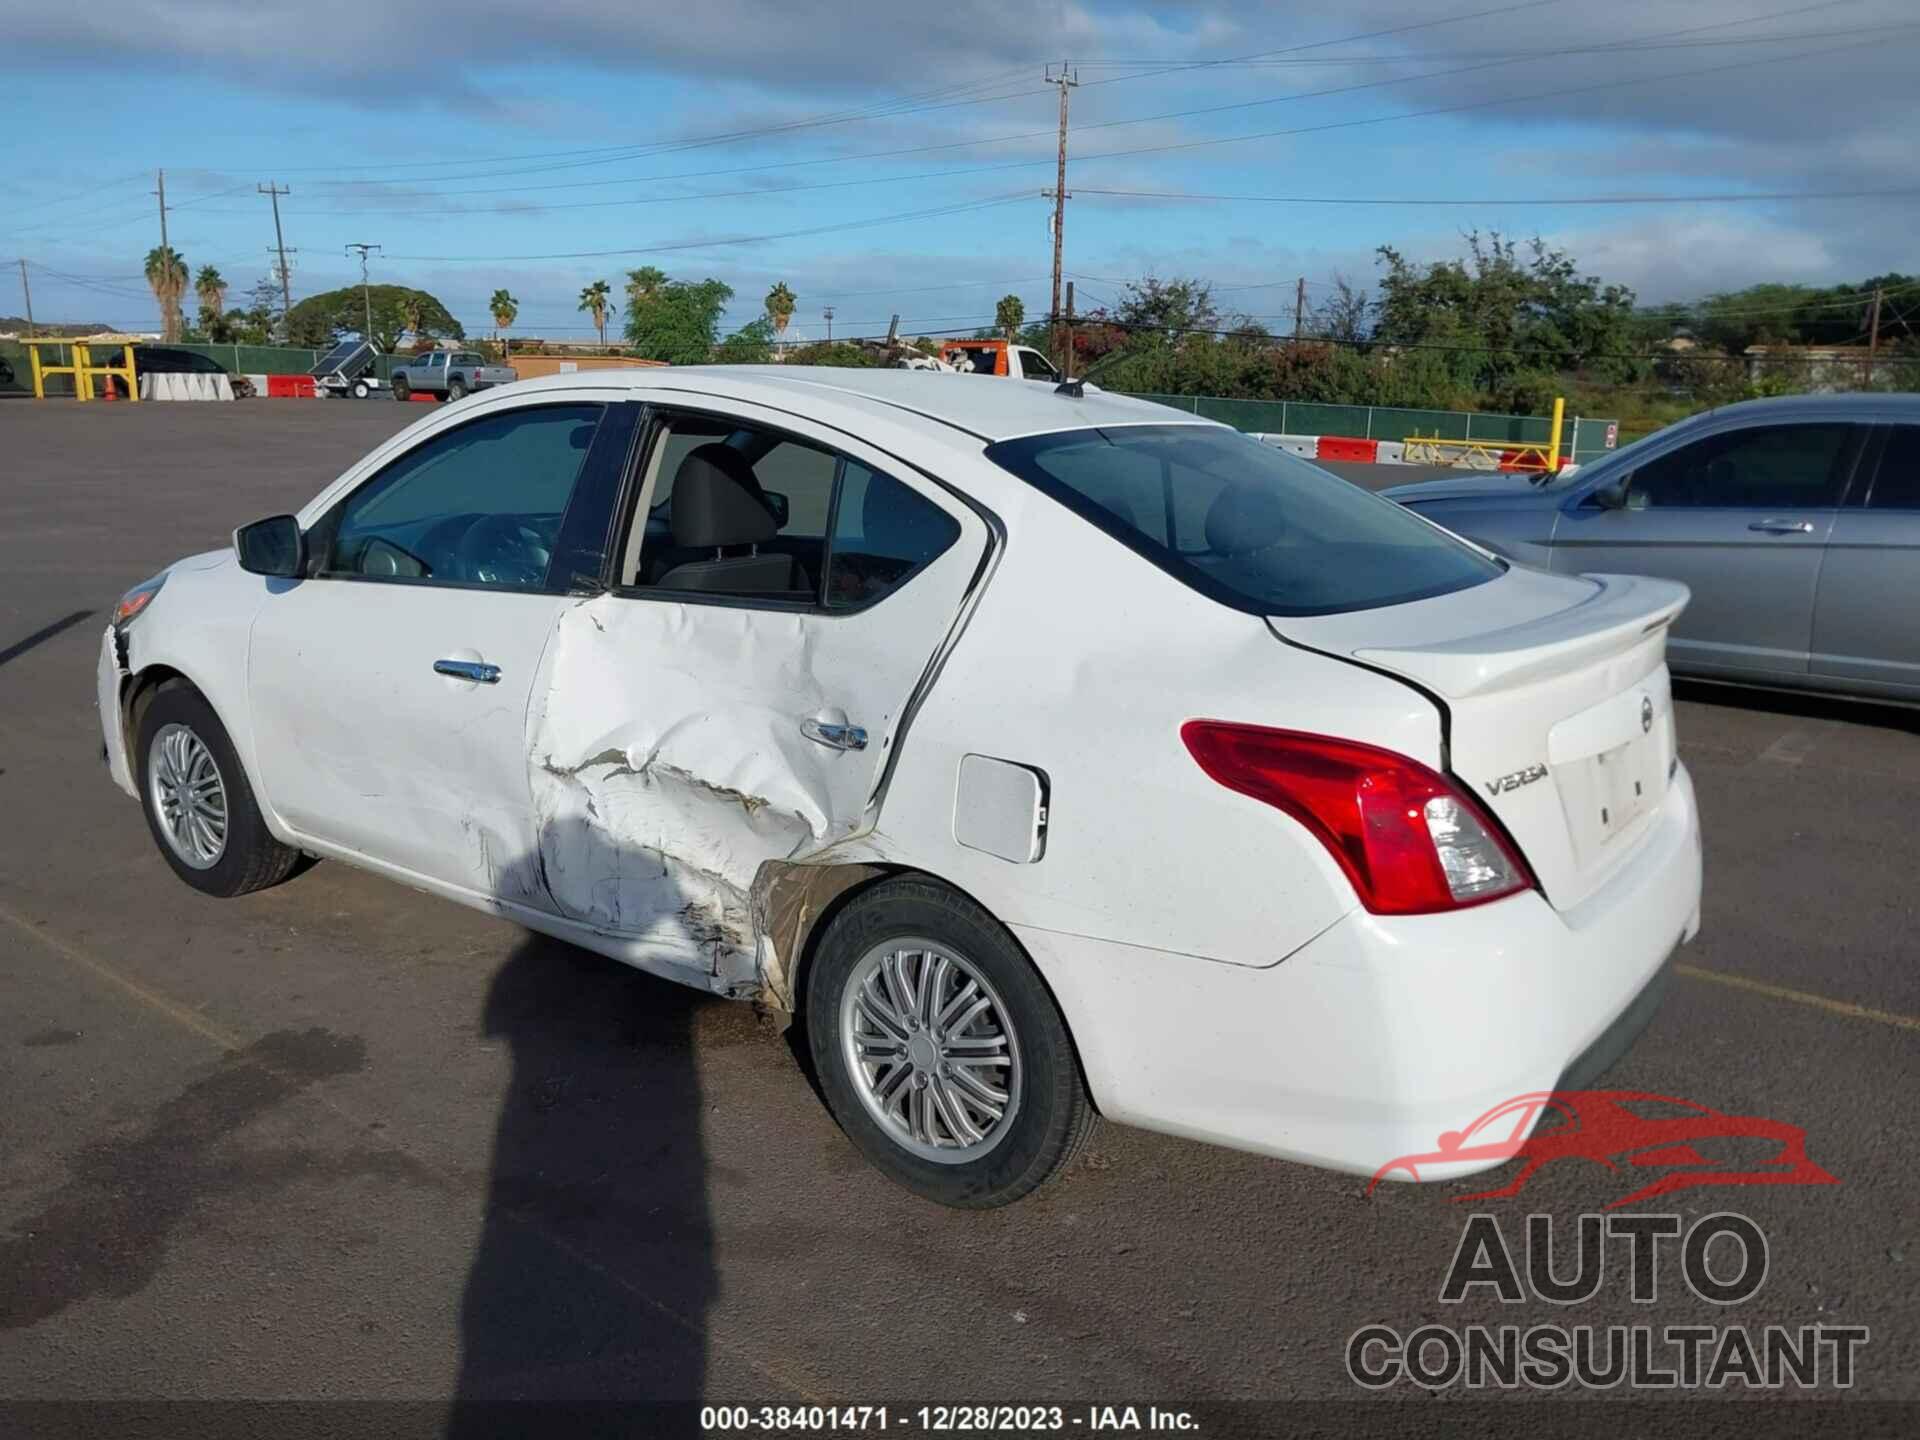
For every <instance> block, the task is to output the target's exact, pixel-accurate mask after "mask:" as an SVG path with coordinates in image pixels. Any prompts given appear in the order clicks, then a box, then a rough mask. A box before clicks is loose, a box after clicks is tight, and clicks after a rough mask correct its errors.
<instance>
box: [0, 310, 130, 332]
mask: <svg viewBox="0 0 1920 1440" xmlns="http://www.w3.org/2000/svg"><path fill="white" fill-rule="evenodd" d="M27 328H28V327H27V317H26V316H24V315H0V334H12V335H24V334H26V333H27ZM32 328H33V333H34V334H36V335H98V334H101V333H102V332H103V331H110V330H112V329H113V327H112V326H111V325H108V324H104V323H101V324H94V325H49V324H48V323H47V322H46V321H44V320H40V321H36V322H35V323H34V325H33V327H32Z"/></svg>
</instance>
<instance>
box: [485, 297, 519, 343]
mask: <svg viewBox="0 0 1920 1440" xmlns="http://www.w3.org/2000/svg"><path fill="white" fill-rule="evenodd" d="M487 313H488V314H489V315H491V316H493V338H494V339H495V340H496V341H497V340H499V338H500V332H501V331H502V330H506V329H510V328H511V327H512V325H513V322H514V319H515V318H516V317H517V316H518V315H519V314H520V302H519V301H518V300H516V299H514V298H513V296H511V295H509V294H508V293H507V292H506V291H505V290H496V291H494V292H493V294H492V295H490V296H488V297H487Z"/></svg>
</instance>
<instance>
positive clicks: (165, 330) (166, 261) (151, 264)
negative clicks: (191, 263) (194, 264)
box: [147, 245, 187, 340]
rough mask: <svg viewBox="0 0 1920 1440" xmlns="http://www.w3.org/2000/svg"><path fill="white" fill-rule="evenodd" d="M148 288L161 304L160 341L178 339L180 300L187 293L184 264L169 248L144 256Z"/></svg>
mask: <svg viewBox="0 0 1920 1440" xmlns="http://www.w3.org/2000/svg"><path fill="white" fill-rule="evenodd" d="M147 285H148V287H149V288H150V289H151V290H152V291H153V298H154V299H156V300H158V301H159V302H160V338H161V339H163V340H178V339H179V338H180V297H181V296H182V295H184V294H186V293H187V262H186V261H185V260H183V259H181V258H180V252H179V251H178V250H176V249H174V248H173V247H172V246H171V245H166V246H161V245H156V246H154V247H153V249H151V250H149V251H148V252H147Z"/></svg>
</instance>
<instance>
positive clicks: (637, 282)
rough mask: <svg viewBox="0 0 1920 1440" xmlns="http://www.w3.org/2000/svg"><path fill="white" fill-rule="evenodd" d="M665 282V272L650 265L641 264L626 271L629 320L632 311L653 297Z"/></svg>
mask: <svg viewBox="0 0 1920 1440" xmlns="http://www.w3.org/2000/svg"><path fill="white" fill-rule="evenodd" d="M666 283H667V272H666V271H664V270H657V269H655V268H654V267H653V266H651V265H642V266H641V267H640V268H639V269H638V270H629V271H628V272H627V317H628V319H629V321H631V319H632V317H633V312H634V311H635V310H637V309H639V308H640V307H641V306H643V305H645V304H646V303H647V301H649V300H651V299H653V297H654V296H655V295H657V294H658V293H659V291H660V287H661V286H662V285H664V284H666Z"/></svg>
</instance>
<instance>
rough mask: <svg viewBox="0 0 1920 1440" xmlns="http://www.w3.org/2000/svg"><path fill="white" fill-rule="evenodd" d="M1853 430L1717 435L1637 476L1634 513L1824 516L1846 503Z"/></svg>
mask: <svg viewBox="0 0 1920 1440" xmlns="http://www.w3.org/2000/svg"><path fill="white" fill-rule="evenodd" d="M1857 428H1858V427H1856V426H1852V425H1757V426H1755V427H1753V428H1752V429H1749V430H1735V431H1732V432H1730V433H1728V434H1724V435H1709V436H1707V437H1706V438H1704V439H1701V440H1696V441H1694V442H1693V443H1692V444H1690V445H1682V446H1681V447H1680V448H1679V449H1678V450H1672V451H1669V452H1668V453H1667V454H1665V455H1662V456H1660V457H1659V458H1658V459H1655V460H1649V461H1648V462H1647V463H1646V464H1644V465H1642V466H1641V467H1640V468H1639V469H1638V470H1636V471H1634V473H1633V481H1632V483H1631V485H1629V487H1628V489H1627V507H1628V508H1629V509H1631V510H1669V509H1705V508H1720V509H1728V508H1731V509H1742V510H1797V509H1822V508H1825V507H1828V506H1833V505H1838V504H1839V503H1840V491H1841V487H1842V483H1843V480H1844V466H1843V463H1842V462H1843V460H1844V459H1845V457H1846V456H1847V455H1848V454H1849V453H1850V447H1849V445H1848V441H1849V440H1851V439H1852V438H1853V436H1854V433H1855V431H1856V429H1857Z"/></svg>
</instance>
